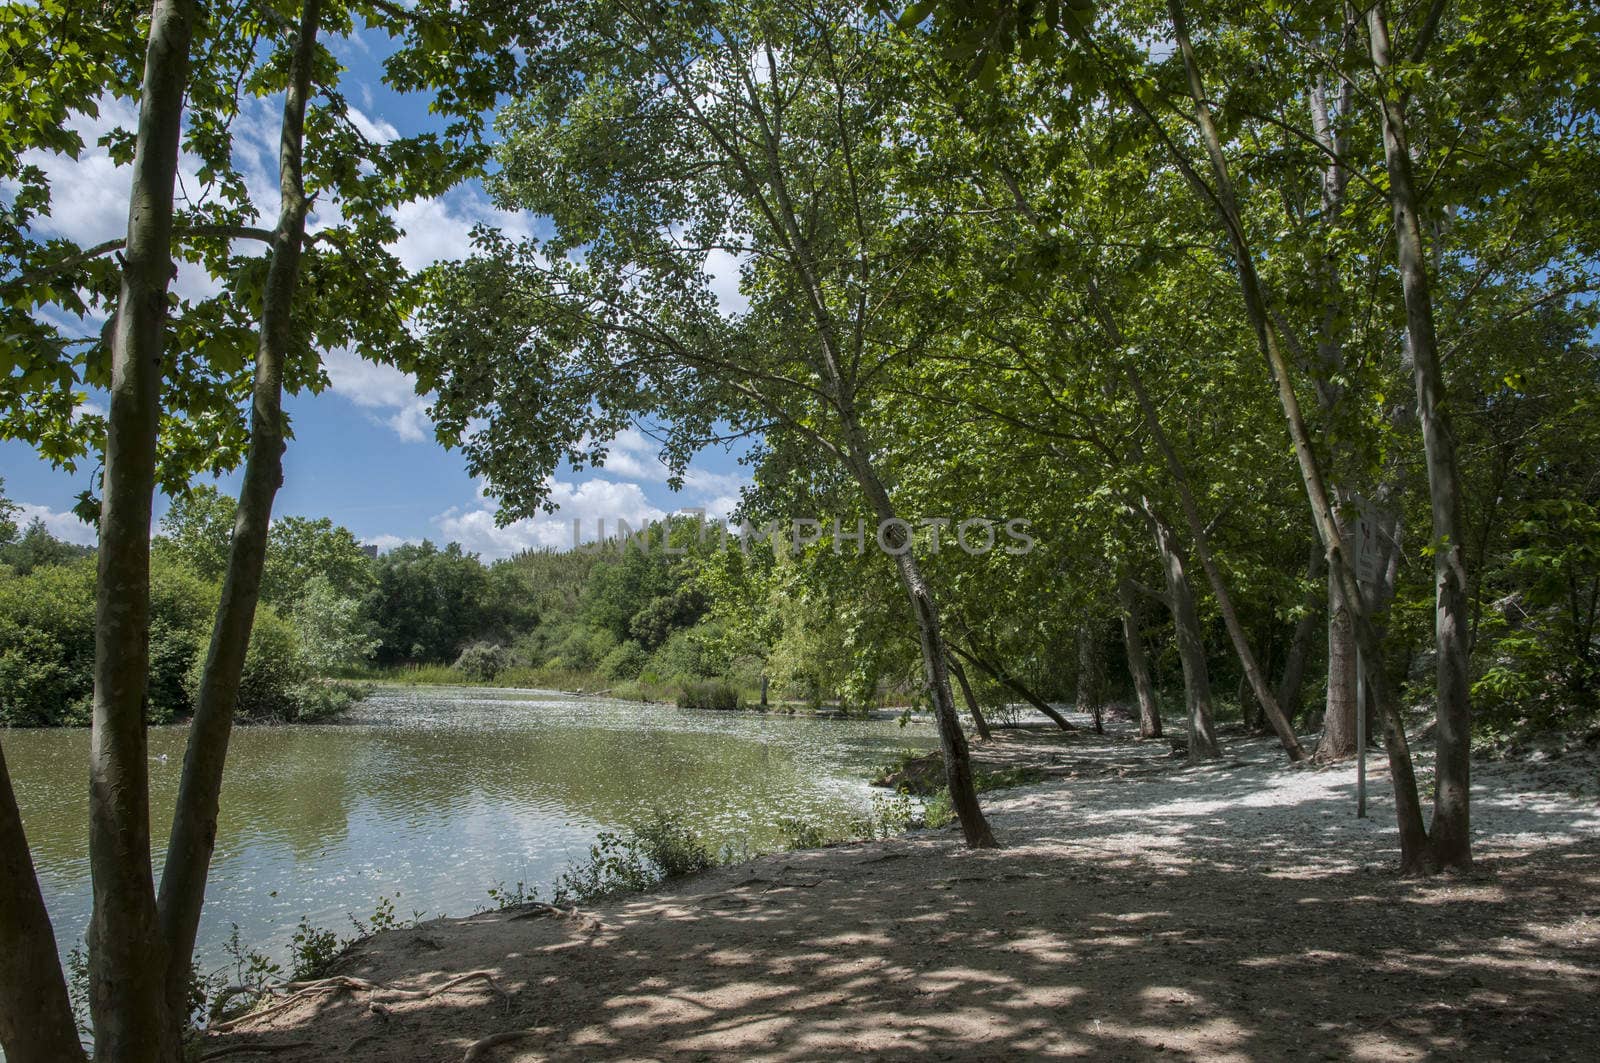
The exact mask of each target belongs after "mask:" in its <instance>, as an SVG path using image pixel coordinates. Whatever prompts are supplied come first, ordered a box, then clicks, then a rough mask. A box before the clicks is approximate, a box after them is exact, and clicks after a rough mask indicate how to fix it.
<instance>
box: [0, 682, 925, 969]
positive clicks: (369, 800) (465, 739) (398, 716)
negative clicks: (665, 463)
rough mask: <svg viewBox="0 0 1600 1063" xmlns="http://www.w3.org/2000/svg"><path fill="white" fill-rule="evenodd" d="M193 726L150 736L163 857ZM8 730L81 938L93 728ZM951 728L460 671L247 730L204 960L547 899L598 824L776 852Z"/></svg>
mask: <svg viewBox="0 0 1600 1063" xmlns="http://www.w3.org/2000/svg"><path fill="white" fill-rule="evenodd" d="M186 736H187V732H186V730H185V728H182V727H159V728H153V729H152V730H151V732H150V756H151V764H150V772H151V807H152V824H153V828H154V832H155V835H156V837H155V848H156V858H157V860H158V861H159V860H160V856H161V854H162V853H163V852H164V851H165V847H166V831H167V824H168V823H170V821H171V814H172V802H173V799H174V796H175V794H176V792H177V787H178V776H179V772H180V770H181V763H182V760H183V743H184V741H185V738H186ZM3 740H4V742H5V750H6V760H7V761H8V762H9V765H10V768H11V777H12V783H13V785H14V786H15V787H16V790H17V799H18V802H19V804H20V805H21V808H22V816H23V821H24V823H25V825H26V827H27V831H28V838H29V841H30V843H31V845H32V848H33V857H34V862H35V864H36V866H37V870H38V873H39V878H40V881H41V883H42V886H43V889H44V895H45V902H46V904H47V905H48V906H49V909H50V914H51V916H52V918H53V920H54V922H55V927H56V935H57V940H58V943H59V944H60V946H61V948H62V950H63V952H65V951H66V950H67V949H68V948H69V947H70V946H71V945H72V944H74V943H78V942H81V941H82V940H83V933H84V930H85V928H86V927H87V925H88V918H89V905H90V884H89V854H88V840H87V807H88V798H87V793H86V791H87V781H86V779H87V776H86V772H87V764H88V759H87V758H88V747H89V734H88V731H87V730H44V731H11V732H6V733H5V734H4V736H3ZM936 741H937V740H936V736H935V734H934V731H933V729H932V727H931V726H929V725H928V724H926V723H916V722H912V723H909V724H907V725H905V726H903V727H902V726H901V725H900V724H899V722H898V721H896V720H894V719H871V720H831V719H814V718H807V717H791V716H781V715H766V714H757V713H744V712H734V713H714V712H702V711H697V710H689V709H677V708H671V707H666V706H656V705H639V704H633V703H627V702H615V701H598V700H593V699H577V698H570V697H565V696H562V695H558V694H551V693H549V692H540V691H515V690H484V689H455V688H414V689H411V688H383V689H381V690H380V691H379V692H378V693H377V694H375V695H374V696H373V697H371V698H370V699H368V700H367V701H365V702H363V703H362V704H360V705H358V706H356V708H355V709H354V710H353V711H352V713H351V714H350V715H349V716H347V717H346V718H345V719H343V720H342V721H341V722H339V723H334V724H325V725H295V726H288V727H242V728H236V729H235V730H234V732H233V742H232V745H231V747H230V750H229V754H228V770H227V777H226V783H225V786H224V790H223V796H222V818H221V823H220V826H219V831H218V837H217V849H216V856H215V858H214V859H213V861H212V866H211V877H210V885H209V889H208V892H207V896H206V907H205V917H204V921H203V923H202V925H201V928H200V939H199V942H198V945H197V948H196V952H197V959H198V960H199V961H200V964H201V968H202V970H204V971H207V972H211V971H218V970H221V969H222V968H224V967H225V966H226V964H227V957H226V954H225V952H224V949H223V946H224V944H225V943H226V941H227V940H228V938H229V935H230V933H231V930H232V927H233V926H235V925H237V926H238V928H239V938H240V940H241V941H242V942H243V943H245V944H246V945H251V946H255V947H258V948H260V949H262V950H263V951H265V952H266V953H267V954H269V955H272V956H274V957H275V958H278V959H280V960H281V959H282V958H283V957H285V956H286V955H287V949H288V944H289V940H290V937H291V935H292V933H293V931H294V928H295V926H296V925H297V924H298V923H299V921H300V918H301V916H306V917H308V918H309V919H310V920H311V922H312V923H313V924H314V925H317V926H320V927H328V928H332V929H335V930H338V931H339V932H341V933H342V934H346V935H348V934H351V933H353V931H352V927H351V922H350V920H351V917H352V916H353V917H356V918H360V919H366V918H367V917H369V916H370V915H371V913H372V912H373V910H374V909H375V907H376V906H377V904H378V901H379V899H380V898H388V899H389V900H391V901H392V902H393V903H394V907H395V909H396V913H397V915H398V916H400V917H402V918H409V917H410V916H411V915H412V913H413V912H418V911H420V912H422V913H423V914H424V917H432V916H437V915H463V914H467V913H470V912H473V911H475V910H477V909H480V908H483V907H485V906H486V905H488V904H489V896H488V890H489V888H490V887H492V886H495V885H497V884H505V885H512V884H515V883H517V882H523V883H527V884H529V885H538V886H540V887H541V888H543V889H544V893H545V896H547V897H548V895H549V890H548V885H549V884H550V883H551V882H552V881H553V880H554V878H555V877H556V876H557V875H558V874H559V873H560V871H561V870H562V869H563V868H564V867H565V866H567V865H568V864H570V863H572V862H574V861H576V860H580V859H582V858H584V857H585V856H587V854H588V847H589V844H590V843H591V842H592V841H593V840H594V838H595V835H596V833H597V832H598V831H601V830H607V829H615V828H619V827H625V826H627V825H628V824H629V823H630V822H637V821H638V820H640V819H643V818H645V817H648V816H650V815H651V813H652V810H653V809H657V808H660V809H663V810H667V811H670V812H673V813H678V814H681V815H683V816H685V817H686V818H687V821H688V822H689V823H690V824H692V825H693V827H694V828H695V829H696V830H697V831H698V832H700V833H701V835H702V836H704V837H707V838H708V839H709V840H711V841H713V842H714V843H716V844H717V845H723V844H727V845H732V846H735V847H736V848H743V847H748V848H749V849H751V850H752V851H759V850H762V849H764V848H766V849H770V848H776V847H777V846H778V843H779V839H780V837H781V832H780V831H779V829H778V820H779V819H780V818H781V817H785V816H823V815H831V814H836V813H839V812H843V811H846V810H860V809H865V808H867V807H870V804H871V796H870V791H869V789H868V787H867V786H866V785H865V781H864V779H865V776H866V775H867V774H868V773H869V771H870V769H871V768H872V767H873V766H874V765H876V764H879V763H881V762H883V761H885V760H887V759H888V758H889V757H890V756H891V755H892V754H893V753H894V752H895V751H897V750H900V749H905V748H915V749H929V748H932V747H933V746H934V745H935V744H936ZM158 872H159V868H158Z"/></svg>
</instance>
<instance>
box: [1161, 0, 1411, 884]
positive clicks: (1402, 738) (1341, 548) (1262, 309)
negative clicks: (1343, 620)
mask: <svg viewBox="0 0 1600 1063" xmlns="http://www.w3.org/2000/svg"><path fill="white" fill-rule="evenodd" d="M1168 8H1169V10H1170V11H1171V13H1172V23H1173V30H1174V34H1175V36H1176V37H1177V43H1178V50H1179V52H1180V53H1181V54H1182V56H1183V63H1184V69H1185V71H1186V73H1187V75H1188V79H1189V93H1190V97H1191V99H1192V100H1193V102H1194V105H1195V118H1196V124H1197V125H1198V126H1199V128H1200V133H1201V136H1202V138H1203V140H1204V141H1205V145H1206V153H1207V155H1208V156H1209V158H1210V161H1211V168H1212V173H1213V176H1214V177H1215V178H1216V181H1217V187H1216V188H1215V189H1211V188H1210V187H1209V186H1207V185H1206V184H1205V182H1204V181H1203V180H1201V179H1200V177H1199V175H1198V174H1197V173H1196V172H1195V171H1194V169H1193V167H1192V166H1191V165H1190V164H1189V160H1188V158H1187V157H1186V156H1185V155H1184V154H1183V153H1182V152H1181V151H1178V150H1177V148H1176V147H1175V146H1174V145H1172V144H1171V142H1170V141H1168V147H1169V148H1170V149H1171V155H1172V158H1173V161H1174V163H1176V164H1177V166H1178V168H1179V169H1180V170H1181V171H1182V172H1183V174H1184V176H1185V178H1186V179H1187V180H1188V181H1189V182H1190V184H1191V185H1193V186H1194V188H1195V190H1196V192H1197V193H1198V194H1200V195H1201V196H1202V197H1204V198H1206V199H1207V200H1208V201H1209V202H1210V203H1211V204H1212V206H1213V207H1214V208H1215V209H1216V211H1217V213H1218V215H1219V216H1220V218H1221V220H1222V223H1223V228H1224V229H1225V230H1226V232H1227V234H1228V238H1229V241H1230V242H1231V243H1232V245H1233V250H1234V260H1235V262H1234V264H1235V267H1236V269H1237V272H1238V277H1239V289H1240V293H1241V294H1242V296H1243V297H1244V304H1245V312H1246V314H1247V316H1248V317H1249V320H1250V324H1251V327H1252V328H1253V329H1254V331H1255V333H1256V342H1257V344H1258V345H1259V346H1260V348H1261V353H1262V354H1263V355H1264V356H1265V357H1266V360H1267V365H1268V368H1269V371H1270V375H1271V377H1272V382H1273V385H1274V387H1275V388H1276V389H1277V392H1278V402H1279V404H1280V405H1281V406H1282V407H1283V413H1284V421H1285V422H1286V424H1287V425H1288V428H1289V437H1290V439H1291V441H1292V442H1293V444H1294V451H1295V460H1296V461H1297V462H1298V464H1299V466H1300V478H1301V481H1302V483H1303V484H1304V485H1305V489H1306V498H1307V500H1308V501H1309V502H1310V504H1311V514H1312V518H1313V520H1314V521H1315V523H1316V527H1317V533H1318V535H1320V536H1321V538H1322V543H1323V547H1324V548H1325V549H1326V550H1327V555H1328V568H1329V571H1330V572H1332V574H1333V576H1334V578H1335V579H1337V580H1338V581H1339V587H1340V590H1341V591H1342V592H1343V594H1344V597H1345V600H1346V601H1350V602H1358V603H1359V602H1360V601H1361V594H1360V591H1359V590H1358V589H1357V584H1356V577H1355V572H1354V570H1353V569H1352V568H1351V567H1350V561H1349V556H1348V554H1347V553H1346V550H1345V544H1344V539H1343V537H1342V536H1341V535H1340V533H1339V525H1338V521H1337V520H1336V518H1335V517H1334V513H1333V506H1332V503H1331V502H1330V500H1329V495H1328V486H1327V481H1326V480H1325V479H1324V478H1323V475H1322V468H1321V466H1320V464H1319V463H1318V461H1317V455H1316V450H1315V448H1314V447H1313V446H1312V443H1311V434H1310V432H1309V431H1308V430H1307V429H1306V422H1305V416H1304V414H1303V413H1302V411H1301V409H1300V399H1299V397H1298V396H1297V395H1296V394H1295V391H1294V385H1293V383H1292V380H1291V378H1290V376H1289V365H1288V362H1287V360H1286V359H1285V358H1284V356H1283V351H1282V349H1281V348H1280V347H1279V345H1278V340H1277V337H1276V335H1275V334H1274V333H1273V331H1272V321H1271V316H1270V315H1269V314H1268V312H1267V302H1266V297H1265V294H1264V292H1263V291H1262V288H1261V282H1260V278H1259V277H1258V276H1257V275H1256V269H1255V259H1254V257H1253V255H1252V253H1251V250H1250V242H1249V240H1248V238H1247V237H1246V236H1245V232H1244V225H1243V222H1242V221H1241V219H1240V216H1239V211H1238V207H1237V204H1236V201H1235V197H1234V194H1233V184H1232V181H1231V179H1230V178H1229V176H1228V168H1227V161H1226V159H1225V158H1224V156H1223V154H1222V141H1221V138H1220V137H1219V136H1218V135H1217V130H1216V126H1215V124H1214V123H1213V122H1212V120H1211V109H1210V106H1209V105H1208V104H1207V102H1206V95H1205V85H1204V83H1203V82H1202V81H1201V78H1200V68H1199V65H1198V63H1197V62H1196V60H1195V56H1194V48H1193V46H1192V45H1191V44H1190V41H1189V31H1188V26H1187V24H1186V22H1185V20H1184V16H1183V5H1182V3H1181V2H1180V0H1168ZM1130 99H1131V101H1132V102H1133V104H1134V106H1136V107H1140V108H1142V107H1143V104H1142V102H1141V101H1139V99H1138V96H1137V94H1136V93H1132V92H1131V91H1130ZM1144 113H1146V114H1147V115H1148V114H1149V112H1148V111H1145V112H1144ZM1149 117H1150V120H1151V121H1152V122H1154V121H1155V118H1154V116H1153V115H1150V116H1149ZM1157 127H1158V129H1159V123H1157ZM1355 624H1356V644H1357V645H1358V646H1360V647H1361V652H1362V655H1363V657H1364V658H1365V661H1364V664H1365V668H1366V671H1367V678H1368V681H1369V687H1370V689H1371V692H1372V696H1373V699H1374V701H1375V703H1376V704H1377V706H1378V710H1379V718H1380V719H1381V720H1382V721H1383V727H1384V745H1385V748H1386V750H1387V752H1388V754H1389V776H1390V781H1391V783H1392V784H1393V786H1394V795H1395V819H1396V823H1397V827H1398V829H1399V835H1400V866H1401V870H1402V872H1405V873H1418V872H1426V871H1429V870H1431V869H1432V866H1433V856H1432V853H1431V852H1430V849H1429V844H1428V835H1427V831H1426V829H1425V828H1424V826H1423V822H1422V806H1421V802H1420V801H1419V800H1418V798H1417V779H1416V772H1415V770H1414V768H1413V766H1412V763H1411V750H1410V746H1409V744H1408V743H1407V741H1406V733H1405V723H1404V721H1403V720H1402V718H1401V716H1400V709H1399V703H1398V699H1397V696H1396V693H1395V690H1394V687H1393V685H1392V684H1391V683H1390V682H1389V676H1388V672H1387V670H1386V668H1385V666H1384V658H1383V646H1382V643H1381V642H1380V640H1379V638H1378V635H1377V631H1376V629H1375V628H1374V627H1373V625H1372V623H1371V621H1370V620H1369V619H1368V618H1367V616H1366V615H1365V612H1364V610H1362V609H1361V608H1359V607H1358V608H1357V609H1356V615H1355Z"/></svg>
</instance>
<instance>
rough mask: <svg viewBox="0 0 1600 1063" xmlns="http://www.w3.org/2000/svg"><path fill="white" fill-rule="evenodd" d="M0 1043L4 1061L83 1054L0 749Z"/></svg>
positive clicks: (51, 1061)
mask: <svg viewBox="0 0 1600 1063" xmlns="http://www.w3.org/2000/svg"><path fill="white" fill-rule="evenodd" d="M0 897H3V898H4V899H5V902H4V904H0V1051H4V1053H5V1058H6V1059H8V1060H10V1063H62V1061H69V1060H81V1059H83V1058H84V1057H83V1047H82V1046H81V1045H79V1044H78V1027H77V1023H76V1022H75V1021H74V1019H73V1015H72V1004H71V1003H70V1001H69V1000H68V999H67V983H66V980H65V979H64V978H63V977H62V974H61V957H60V954H59V953H57V952H56V935H55V931H54V930H52V929H51V927H50V914H49V913H48V912H47V911H45V907H44V896H43V894H41V893H40V892H39V879H38V877H37V876H36V875H35V874H34V870H33V855H32V854H31V853H30V852H29V851H28V838H27V835H26V834H25V833H24V832H23V829H22V814H21V812H19V811H18V809H17V798H16V794H15V793H13V792H12V789H11V774H10V772H9V771H7V769H6V758H5V751H4V749H0Z"/></svg>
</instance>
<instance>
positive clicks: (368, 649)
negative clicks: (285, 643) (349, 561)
mask: <svg viewBox="0 0 1600 1063" xmlns="http://www.w3.org/2000/svg"><path fill="white" fill-rule="evenodd" d="M289 617H290V619H291V620H292V621H293V622H294V626H295V630H296V631H297V632H298V634H299V637H300V651H301V655H302V657H303V658H304V659H305V662H306V666H307V667H308V668H309V669H310V670H311V672H312V674H313V675H322V676H327V675H337V674H339V673H340V672H343V671H348V670H350V669H353V668H358V667H360V666H361V665H362V664H364V663H365V662H367V661H368V660H370V659H371V658H372V656H373V655H374V654H375V653H377V651H378V647H379V646H380V645H382V643H383V640H382V639H381V638H380V637H379V636H378V635H377V632H376V628H375V626H374V625H373V623H372V622H371V621H370V620H368V619H367V617H366V616H365V614H364V613H363V612H362V608H361V602H360V601H359V600H358V599H357V598H354V597H350V596H348V595H345V594H342V593H341V592H340V590H339V588H338V587H336V586H335V585H334V584H333V582H332V581H330V580H328V579H326V578H324V577H323V576H320V575H318V576H313V577H311V578H310V579H308V580H307V581H306V582H305V583H304V584H303V585H302V587H301V589H300V594H299V596H298V597H297V598H296V599H295V600H294V603H293V604H292V605H291V606H290V607H289Z"/></svg>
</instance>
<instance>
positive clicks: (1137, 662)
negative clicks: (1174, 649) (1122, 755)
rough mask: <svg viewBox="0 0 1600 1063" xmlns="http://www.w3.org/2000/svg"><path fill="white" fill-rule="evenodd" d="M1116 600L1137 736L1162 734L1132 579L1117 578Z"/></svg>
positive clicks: (1141, 615)
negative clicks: (1136, 713) (1135, 707)
mask: <svg viewBox="0 0 1600 1063" xmlns="http://www.w3.org/2000/svg"><path fill="white" fill-rule="evenodd" d="M1117 600H1118V602H1119V603H1120V604H1121V607H1122V642H1123V646H1124V648H1125V649H1126V652H1127V657H1128V678H1130V679H1132V680H1133V694H1134V697H1135V698H1137V699H1138V702H1139V737H1140V738H1160V737H1161V706H1160V703H1159V702H1158V701H1157V700H1156V686H1155V683H1154V682H1152V681H1151V678H1150V657H1149V655H1148V654H1146V653H1145V649H1144V624H1143V603H1142V602H1141V601H1140V600H1139V591H1138V589H1137V588H1136V587H1134V585H1133V581H1132V580H1131V579H1128V578H1127V577H1123V578H1122V579H1120V580H1118V581H1117Z"/></svg>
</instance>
